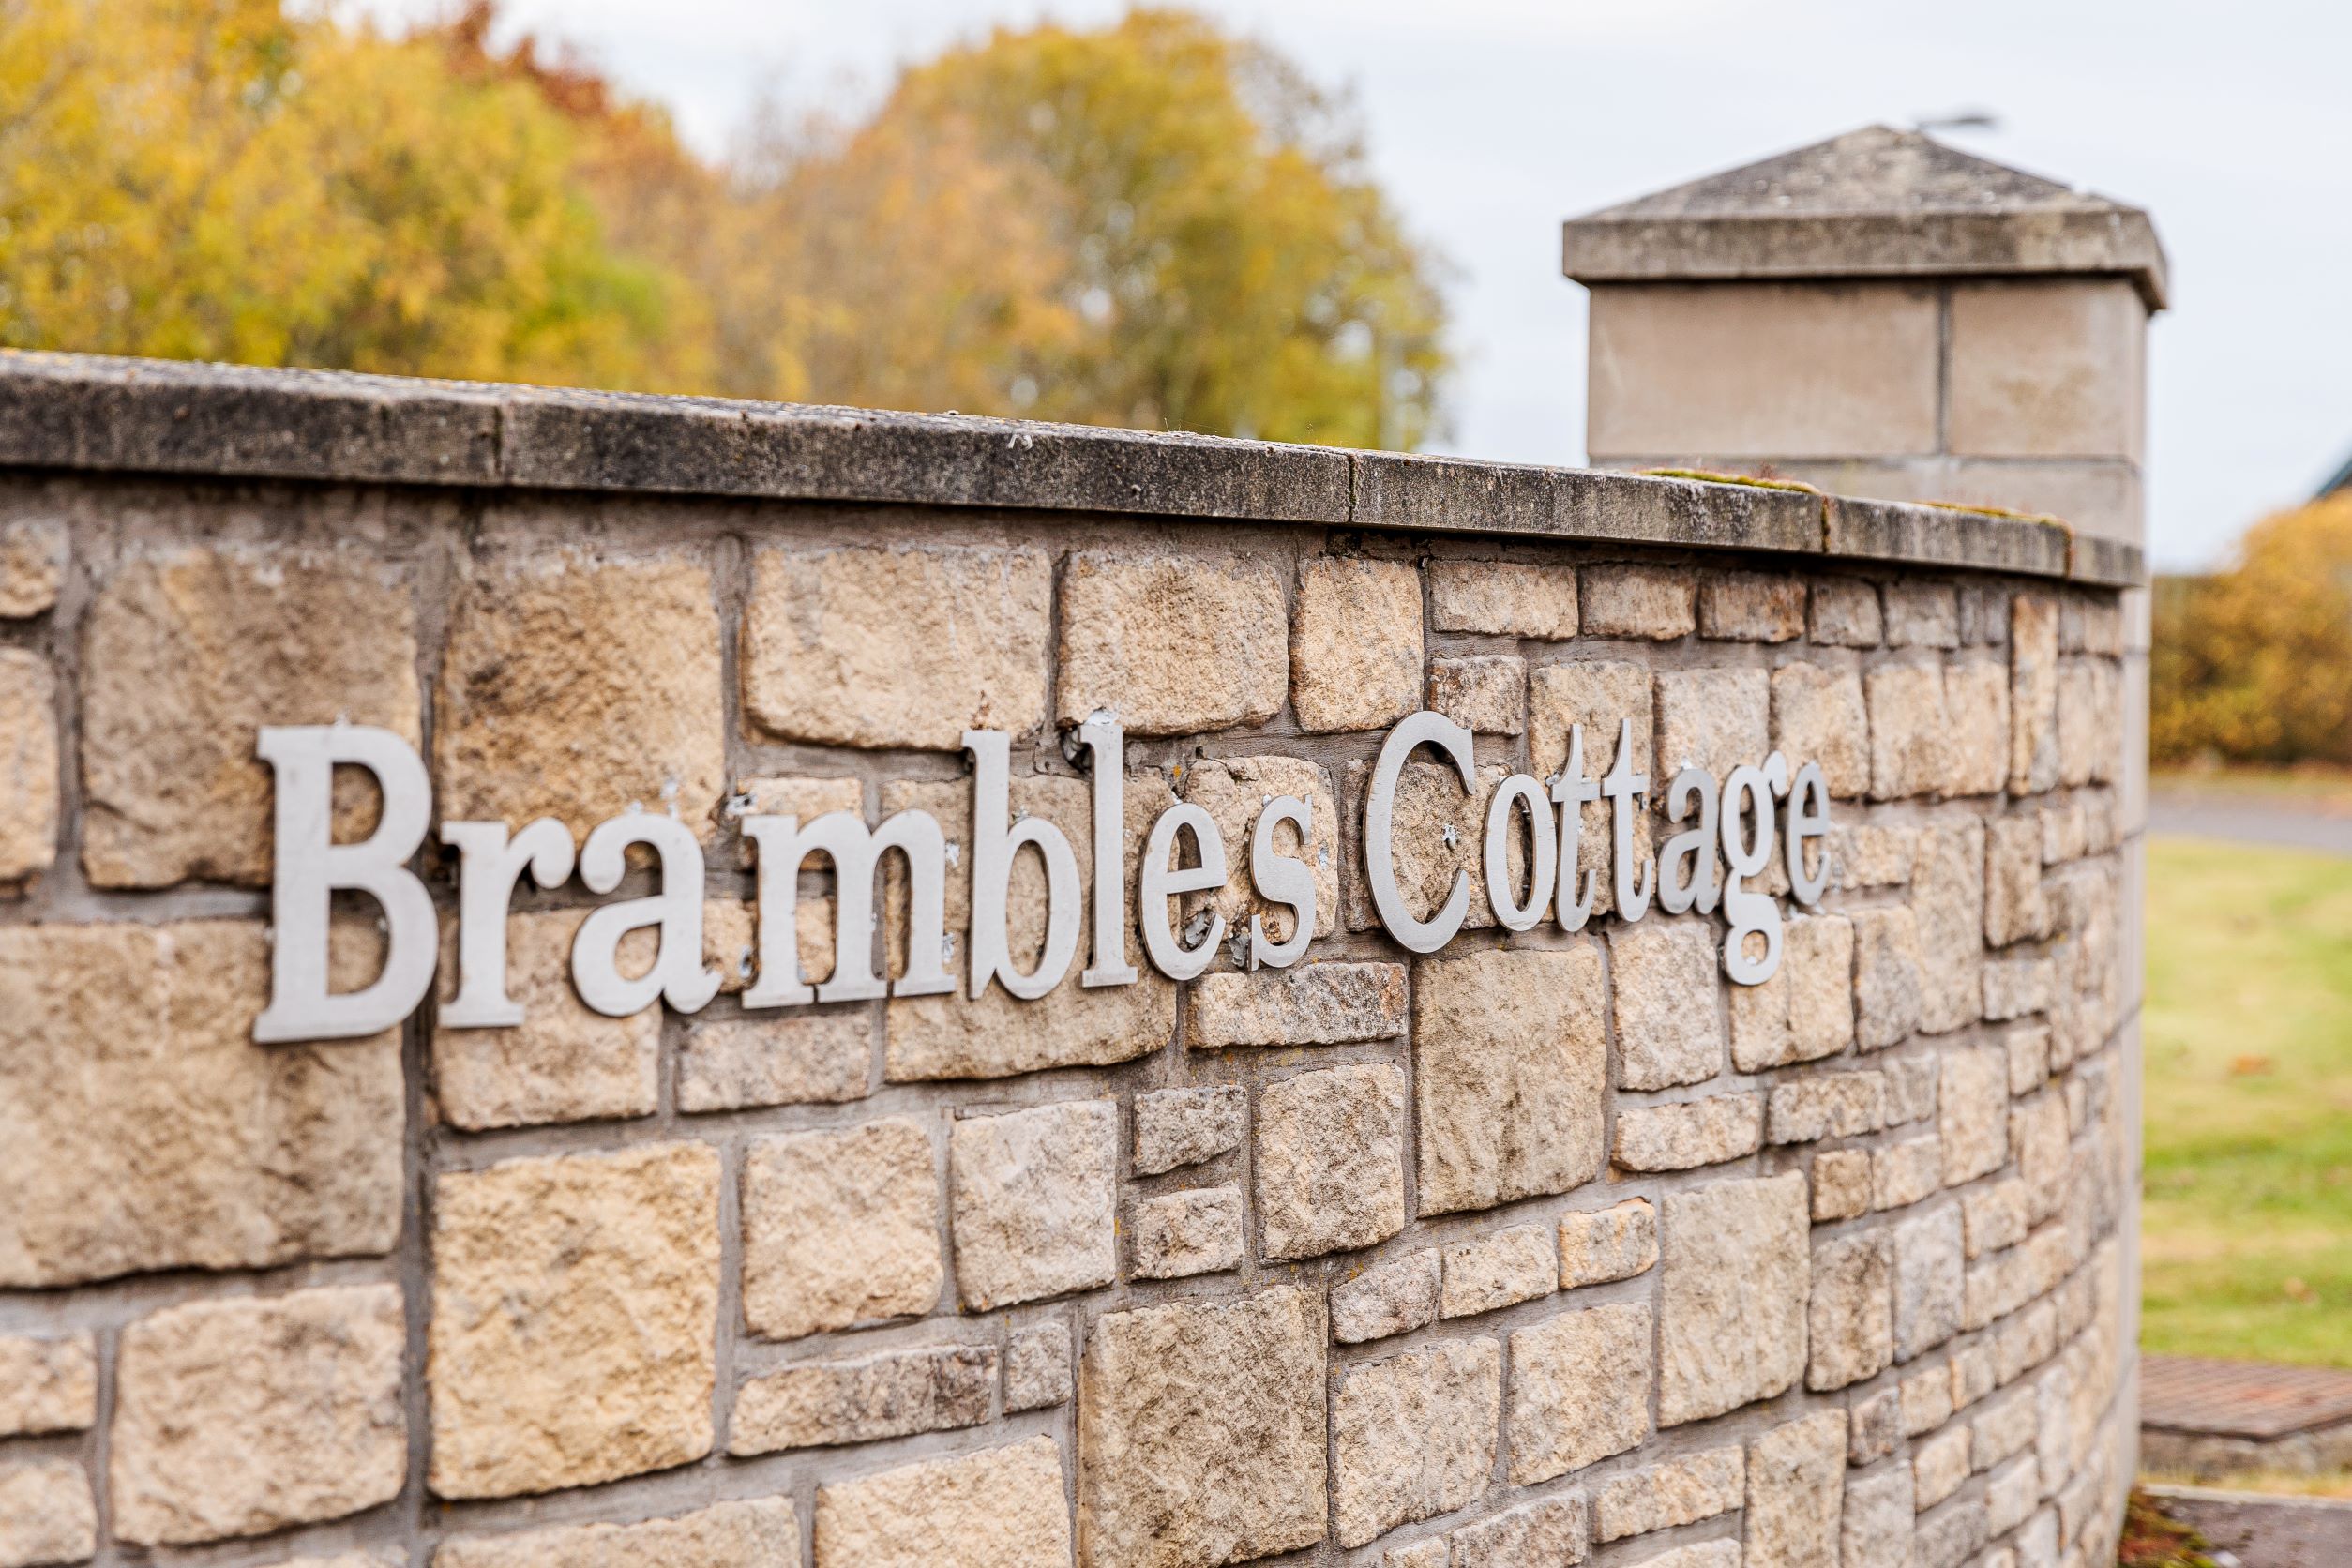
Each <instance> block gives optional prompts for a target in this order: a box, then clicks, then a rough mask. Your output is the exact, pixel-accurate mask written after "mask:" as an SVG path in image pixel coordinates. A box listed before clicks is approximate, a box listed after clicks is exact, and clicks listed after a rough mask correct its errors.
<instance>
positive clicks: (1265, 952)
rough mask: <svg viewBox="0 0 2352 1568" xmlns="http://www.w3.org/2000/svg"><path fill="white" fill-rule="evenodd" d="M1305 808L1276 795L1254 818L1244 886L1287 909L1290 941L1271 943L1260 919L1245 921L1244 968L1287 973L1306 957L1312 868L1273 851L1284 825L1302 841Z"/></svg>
mask: <svg viewBox="0 0 2352 1568" xmlns="http://www.w3.org/2000/svg"><path fill="white" fill-rule="evenodd" d="M1307 815H1308V814H1307V806H1306V802H1304V801H1303V800H1301V799H1300V798H1299V797H1298V796H1296V795H1276V796H1274V799H1272V800H1270V801H1268V802H1267V803H1266V808H1265V809H1264V810H1262V811H1260V812H1259V813H1258V825H1257V826H1256V827H1254V828H1252V829H1251V830H1250V834H1249V881H1250V885H1251V886H1253V887H1255V888H1256V889H1257V890H1258V896H1259V897H1261V898H1265V899H1268V900H1270V901H1272V902H1274V903H1277V904H1287V905H1289V910H1290V936H1289V940H1288V941H1287V942H1274V940H1273V939H1271V938H1269V937H1268V936H1267V935H1266V920H1265V917H1264V916H1263V915H1258V914H1253V915H1251V916H1250V917H1249V967H1250V968H1252V969H1257V968H1259V966H1260V965H1270V966H1272V967H1273V968H1275V969H1289V967H1290V966H1291V965H1292V964H1294V963H1297V962H1298V961H1299V960H1300V959H1301V958H1303V957H1305V956H1306V944H1307V943H1308V942H1313V941H1314V940H1315V868H1314V867H1311V866H1309V865H1307V863H1306V862H1304V861H1303V860H1293V859H1291V858H1290V857H1289V856H1288V855H1280V854H1276V853H1275V852H1274V829H1275V828H1276V827H1277V826H1279V825H1280V824H1281V823H1284V822H1289V824H1290V825H1291V826H1293V827H1295V828H1297V829H1298V830H1299V846H1300V848H1302V849H1304V848H1305V846H1306V842H1307V832H1308V828H1307Z"/></svg>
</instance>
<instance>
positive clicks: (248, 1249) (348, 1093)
mask: <svg viewBox="0 0 2352 1568" xmlns="http://www.w3.org/2000/svg"><path fill="white" fill-rule="evenodd" d="M347 935H349V936H352V937H353V938H354V940H350V941H346V940H345V937H346V936H347ZM334 950H335V963H334V983H335V984H336V985H337V986H338V987H343V986H348V985H352V984H354V983H364V982H365V980H366V979H367V978H369V975H370V974H371V972H372V968H373V965H374V962H375V960H374V958H373V956H372V955H371V954H370V953H369V951H368V950H367V945H366V943H365V942H362V941H360V940H357V934H356V933H353V932H347V931H346V930H345V929H344V928H343V927H338V929H337V935H336V941H335V942H334ZM354 967H356V968H359V969H361V970H362V973H360V974H359V975H357V976H354V974H353V973H352V970H353V969H354ZM268 994H269V953H268V945H267V942H266V939H265V937H264V929H263V926H262V923H261V922H260V921H257V920H255V921H248V920H200V921H188V922H185V923H180V924H175V925H165V926H147V925H129V924H120V925H82V926H67V925H53V926H9V927H0V1192H5V1193H7V1194H8V1202H6V1203H4V1204H0V1286H30V1287H49V1286H57V1285H71V1284H78V1283H81V1282H83V1281H85V1280H94V1279H107V1278H111V1277H113V1276H114V1275H117V1274H130V1273H134V1272H137V1271H139V1270H143V1269H168V1268H190V1267H193V1268H208V1269H232V1268H264V1267H269V1266H271V1265H275V1264H279V1263H287V1262H292V1261H294V1259H302V1258H343V1257H360V1256H369V1255H373V1254H379V1253H384V1252H388V1251H390V1250H391V1248H392V1246H393V1244H394V1243H395V1241H396V1240H397V1239H398V1238H399V1235H400V1144H401V1138H402V1136H403V1131H404V1124H405V1117H404V1111H403V1108H402V1103H401V1085H400V1041H399V1036H398V1035H397V1034H396V1033H384V1034H379V1035H373V1036H370V1037H369V1038H367V1039H364V1040H340V1041H334V1042H329V1043H325V1044H321V1045H315V1046H309V1045H289V1046H260V1045H256V1044H254V1042H253V1019H254V1018H255V1016H256V1015H257V1014H259V1013H260V1011H261V1008H262V1004H263V1003H264V1001H265V1000H266V998H267V996H268Z"/></svg>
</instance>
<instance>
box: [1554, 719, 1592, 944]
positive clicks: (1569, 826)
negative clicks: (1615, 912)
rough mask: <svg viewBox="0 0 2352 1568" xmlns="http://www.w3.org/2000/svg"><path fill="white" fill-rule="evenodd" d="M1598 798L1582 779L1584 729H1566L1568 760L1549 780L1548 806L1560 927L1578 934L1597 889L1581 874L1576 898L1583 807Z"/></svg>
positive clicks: (1576, 726)
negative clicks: (1556, 841) (1555, 819)
mask: <svg viewBox="0 0 2352 1568" xmlns="http://www.w3.org/2000/svg"><path fill="white" fill-rule="evenodd" d="M1600 798H1601V781H1600V780H1599V779H1597V778H1587V777H1586V776H1584V726H1583V725H1581V724H1571V725H1570V726H1568V761H1567V763H1566V764H1565V765H1564V766H1562V767H1561V769H1560V776H1559V777H1558V778H1555V779H1553V780H1552V804H1553V805H1555V806H1557V807H1560V858H1559V876H1560V882H1559V887H1560V892H1559V898H1558V905H1559V919H1560V929H1561V930H1563V931H1581V930H1583V929H1584V923H1585V922H1586V921H1588V920H1590V919H1591V918H1592V899H1593V896H1594V894H1595V893H1596V892H1598V888H1597V886H1596V885H1595V884H1596V883H1597V882H1599V880H1600V879H1599V876H1598V874H1597V873H1595V872H1591V871H1587V872H1586V873H1585V874H1584V897H1581V898H1578V897H1576V862H1577V861H1578V860H1579V859H1581V858H1582V857H1583V853H1584V808H1585V807H1586V805H1587V804H1588V803H1590V802H1591V801H1596V800H1599V799H1600Z"/></svg>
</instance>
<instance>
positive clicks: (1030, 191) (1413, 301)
mask: <svg viewBox="0 0 2352 1568" xmlns="http://www.w3.org/2000/svg"><path fill="white" fill-rule="evenodd" d="M490 21H491V18H490V13H489V11H488V10H487V8H483V7H480V6H477V7H475V8H474V9H472V10H469V11H467V12H465V13H464V14H463V15H461V16H460V18H458V19H456V20H454V21H452V22H450V23H445V24H443V25H440V26H437V27H434V28H430V29H426V30H423V31H420V32H417V33H415V34H412V35H409V36H405V37H400V38H394V37H387V36H384V35H383V34H381V33H378V32H376V31H373V30H371V29H369V27H367V26H365V25H361V24H355V23H348V22H345V21H341V20H339V19H338V18H337V17H336V16H335V15H333V14H331V13H321V12H312V11H310V10H307V9H298V8H292V7H290V6H289V5H288V4H286V3H284V0H0V345H7V346H13V347H25V348H54V349H70V350H79V351H86V352H94V353H106V354H147V355H157V356H161V357H167V358H204V359H222V360H233V361H241V362H246V363H253V364H267V365H306V366H319V367H329V368H340V369H361V370H378V371H390V372H399V373H407V374H420V375H435V376H454V377H462V378H475V379H495V380H518V381H530V382H541V383H549V384H575V385H585V386H604V387H625V388H634V389H641V390H653V391H692V392H705V393H715V394H721V395H728V396H738V397H763V398H784V399H793V400H812V401H829V402H845V403H855V404H864V405H870V406H880V407H894V408H910V409H926V410H939V409H951V408H952V409H960V410H962V411H964V412H967V413H988V414H1010V415H1035V416H1042V417H1052V418H1061V419H1071V420H1078V421H1087V422H1095V423H1115V424H1132V425H1142V426H1146V427H1165V428H1182V429H1188V430H1205V431H1212V432H1218V433H1232V434H1252V435H1260V436H1268V437H1275V438H1286V439H1297V440H1321V441H1334V442H1341V443H1349V444H1358V445H1374V444H1387V445H1406V446H1410V445H1416V444H1418V443H1419V442H1420V441H1421V440H1422V439H1424V437H1425V435H1426V434H1427V433H1428V432H1429V430H1430V429H1431V427H1432V423H1433V421H1434V419H1435V416H1436V413H1435V411H1436V409H1437V406H1438V394H1439V390H1440V384H1441V381H1442V377H1443V375H1444V373H1445V370H1446V369H1447V361H1446V358H1445V354H1444V351H1443V348H1442V344H1441V340H1440V334H1441V329H1442V325H1443V311H1442V304H1441V301H1440V297H1439V295H1438V293H1437V290H1436V288H1435V287H1434V285H1433V282H1432V279H1431V273H1432V266H1431V264H1430V262H1429V261H1428V259H1427V258H1426V257H1425V256H1424V255H1422V254H1421V253H1420V252H1419V251H1417V250H1416V249H1414V248H1413V246H1412V245H1411V244H1410V242H1409V241H1408V240H1407V239H1406V238H1405V237H1404V235H1403V233H1402V230H1401V226H1400V224H1399V223H1398V221H1397V219H1396V218H1395V214H1394V213H1393V212H1392V211H1391V209H1390V208H1389V206H1388V204H1387V203H1386V201H1385V199H1384V198H1383V197H1382V195H1381V193H1380V190H1379V188H1377V186H1375V185H1374V184H1373V183H1372V182H1371V180H1370V179H1369V178H1368V176H1367V175H1366V174H1365V173H1364V170H1363V167H1362V158H1361V154H1360V151H1359V149H1358V147H1357V145H1356V143H1355V140H1354V138H1353V136H1352V134H1351V133H1350V132H1349V128H1348V126H1349V122H1348V117H1347V115H1346V113H1344V108H1343V106H1339V105H1334V103H1333V102H1331V101H1330V100H1328V99H1326V98H1323V97H1321V96H1320V95H1319V94H1318V93H1317V92H1316V91H1315V90H1314V89H1313V88H1312V87H1311V86H1309V85H1308V84H1307V83H1305V82H1304V80H1303V79H1302V78H1301V77H1300V76H1299V75H1298V73H1297V72H1296V71H1295V70H1293V69H1292V68H1289V66H1288V65H1287V64H1285V63H1284V62H1282V61H1280V60H1279V59H1277V58H1275V57H1274V56H1272V55H1270V54H1268V53H1266V52H1265V51H1263V50H1261V49H1259V48H1258V47H1257V46H1254V45H1251V44H1247V43H1244V42H1241V41H1238V40H1235V39H1232V38H1227V37H1226V36H1224V35H1222V34H1221V33H1219V32H1218V31H1217V30H1216V29H1215V28H1214V27H1213V26H1212V25H1211V24H1210V23H1206V22H1204V21H1202V20H1201V19H1199V18H1198V17H1194V16H1191V15H1189V14H1186V13H1182V12H1172V11H1137V12H1134V13H1131V14H1130V15H1129V16H1127V17H1126V18H1125V19H1124V20H1123V21H1122V22H1120V23H1116V24H1114V25H1112V26H1108V27H1103V28H1096V29H1092V30H1086V29H1070V28H1064V27H1060V26H1055V25H1045V26H1039V27H1035V28H1032V29H1029V30H1027V31H1022V32H1000V33H998V34H996V35H995V36H993V37H992V38H989V39H988V40H987V41H986V42H984V43H981V44H977V45H974V46H971V47H967V48H960V49H957V50H954V51H952V52H950V53H947V54H946V55H943V56H942V57H941V58H940V59H938V60H935V61H932V62H930V63H928V64H927V65H922V66H917V67H913V68H909V69H908V70H906V71H905V72H903V73H902V74H901V76H900V78H899V79H898V81H897V83H896V84H895V86H894V88H893V90H892V91H891V92H890V93H889V94H888V96H887V97H886V98H884V99H883V101H882V105H881V107H880V108H879V109H878V110H877V111H876V112H875V113H873V114H872V115H871V116H870V117H868V118H867V119H866V120H864V121H863V122H862V123H857V124H852V125H843V126H816V127H809V128H802V131H801V133H800V134H799V135H797V136H795V137H793V138H792V139H790V140H789V141H787V140H780V139H773V138H772V139H770V140H769V141H767V142H766V143H763V144H761V145H759V146H757V147H755V149H754V150H753V152H752V153H750V154H749V155H747V156H746V157H745V158H742V159H740V160H738V161H737V162H736V163H734V164H732V165H725V166H721V165H714V164H710V163H707V162H704V161H703V160H701V159H698V158H695V157H694V156H693V155H692V154H690V153H689V152H688V151H687V150H686V148H685V147H684V146H683V145H682V144H681V143H679V142H678V140H677V138H676V136H675V134H674V132H673V131H672V129H671V126H670V125H669V123H668V121H667V119H666V118H665V117H664V116H663V115H662V114H660V113H659V112H658V111H656V110H654V109H652V108H651V107H650V106H648V105H644V104H641V103H633V102H629V101H627V100H626V99H625V98H623V97H622V96H621V95H619V94H617V93H615V92H613V91H612V90H611V87H610V84H609V83H605V82H604V81H602V80H601V79H600V78H598V77H597V76H596V74H595V73H594V72H592V71H585V70H582V69H581V68H578V67H577V66H571V65H565V66H561V67H550V66H549V65H547V64H546V63H545V62H544V61H542V60H541V59H540V57H539V56H538V53H537V52H536V46H535V44H534V43H532V42H531V41H530V40H525V41H524V42H523V43H522V44H520V45H519V46H515V47H513V48H510V49H509V50H507V51H505V53H500V52H497V51H494V50H492V49H491V48H490V47H489V45H488V44H487V42H486V40H487V38H488V37H489V34H490Z"/></svg>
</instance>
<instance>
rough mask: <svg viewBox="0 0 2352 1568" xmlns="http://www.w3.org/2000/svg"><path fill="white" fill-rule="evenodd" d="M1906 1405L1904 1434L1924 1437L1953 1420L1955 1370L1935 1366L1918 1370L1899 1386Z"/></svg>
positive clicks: (1904, 1406) (1899, 1394) (1900, 1394)
mask: <svg viewBox="0 0 2352 1568" xmlns="http://www.w3.org/2000/svg"><path fill="white" fill-rule="evenodd" d="M1896 1392H1897V1395H1898V1396H1899V1398H1900V1399H1901V1401H1902V1407H1903V1435H1904V1436H1905V1437H1907V1438H1918V1437H1924V1436H1925V1435H1926V1434H1928V1433H1930V1432H1933V1431H1934V1430H1935V1429H1936V1428H1937V1427H1938V1426H1941V1425H1943V1424H1944V1423H1945V1422H1947V1421H1950V1420H1951V1419H1952V1370H1951V1368H1950V1367H1948V1366H1931V1367H1929V1368H1928V1369H1927V1370H1926V1371H1924V1372H1914V1373H1912V1374H1911V1375H1910V1376H1909V1377H1907V1378H1906V1379H1904V1380H1903V1381H1902V1383H1901V1384H1900V1385H1899V1386H1898V1388H1897V1391H1896Z"/></svg>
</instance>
